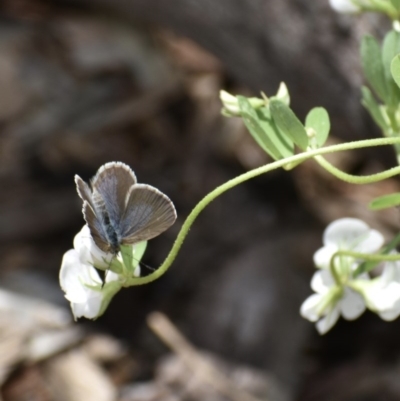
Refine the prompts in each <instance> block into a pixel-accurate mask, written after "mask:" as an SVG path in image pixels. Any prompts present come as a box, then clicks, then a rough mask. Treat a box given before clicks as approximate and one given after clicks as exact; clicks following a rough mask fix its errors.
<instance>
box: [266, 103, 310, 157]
mask: <svg viewBox="0 0 400 401" xmlns="http://www.w3.org/2000/svg"><path fill="white" fill-rule="evenodd" d="M269 108H270V110H271V114H272V118H273V119H274V121H275V123H276V125H277V126H278V128H279V129H280V130H281V131H282V133H283V134H284V135H286V136H287V137H288V138H290V139H291V140H292V141H293V142H294V143H295V144H296V145H297V146H298V147H299V148H301V149H303V150H306V149H307V146H308V137H307V132H306V130H305V128H304V126H303V124H302V123H301V122H300V120H299V119H298V118H297V117H296V115H295V114H294V113H293V111H292V110H291V109H290V108H289V107H288V106H286V104H284V103H282V102H281V101H280V100H277V99H271V101H270V104H269Z"/></svg>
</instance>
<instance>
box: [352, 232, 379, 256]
mask: <svg viewBox="0 0 400 401" xmlns="http://www.w3.org/2000/svg"><path fill="white" fill-rule="evenodd" d="M384 242H385V239H384V238H383V235H382V234H381V233H380V232H379V231H376V230H369V232H368V233H367V234H366V235H365V237H364V238H362V237H361V238H360V242H359V243H358V244H356V245H355V246H354V247H353V248H352V249H353V250H354V251H355V252H361V253H375V252H376V251H377V250H378V249H380V248H381V246H382V245H383V243H384Z"/></svg>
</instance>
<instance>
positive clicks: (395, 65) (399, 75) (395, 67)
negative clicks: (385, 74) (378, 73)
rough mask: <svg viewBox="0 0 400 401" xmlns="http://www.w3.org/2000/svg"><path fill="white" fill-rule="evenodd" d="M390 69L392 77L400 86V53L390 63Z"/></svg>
mask: <svg viewBox="0 0 400 401" xmlns="http://www.w3.org/2000/svg"><path fill="white" fill-rule="evenodd" d="M390 70H391V71H392V77H393V79H394V81H395V82H396V84H397V86H399V87H400V55H397V56H396V57H395V58H394V59H393V61H392V64H391V65H390Z"/></svg>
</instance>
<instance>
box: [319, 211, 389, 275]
mask: <svg viewBox="0 0 400 401" xmlns="http://www.w3.org/2000/svg"><path fill="white" fill-rule="evenodd" d="M322 241H323V244H324V246H323V247H322V248H320V249H318V251H317V252H315V254H314V263H315V265H316V266H317V267H319V268H321V269H328V268H329V265H330V262H331V258H332V256H333V255H334V254H335V253H336V252H337V251H339V250H347V251H353V252H359V253H375V252H376V251H377V250H378V249H379V248H381V246H382V245H383V242H384V238H383V236H382V234H381V233H380V232H379V231H376V230H372V229H371V228H369V227H368V225H367V224H366V223H364V222H363V221H362V220H359V219H354V218H343V219H339V220H336V221H334V222H332V223H331V224H329V225H328V227H326V229H325V231H324V234H323V240H322ZM341 259H345V260H347V261H348V263H351V260H349V259H352V258H348V257H346V258H341Z"/></svg>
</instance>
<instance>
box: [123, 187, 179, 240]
mask: <svg viewBox="0 0 400 401" xmlns="http://www.w3.org/2000/svg"><path fill="white" fill-rule="evenodd" d="M175 220H176V211H175V207H174V205H173V203H172V202H171V201H170V199H169V198H168V197H167V196H166V195H164V194H163V193H162V192H160V191H159V190H158V189H156V188H154V187H152V186H151V185H146V184H135V185H133V186H132V187H131V188H130V190H129V193H128V201H127V204H126V209H125V213H124V216H123V219H122V221H121V237H122V243H123V244H135V243H137V242H141V241H147V240H149V239H151V238H153V237H156V236H157V235H159V234H161V233H162V232H163V231H165V230H166V229H167V228H169V227H170V226H171V225H172V224H173V223H174V222H175Z"/></svg>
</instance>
